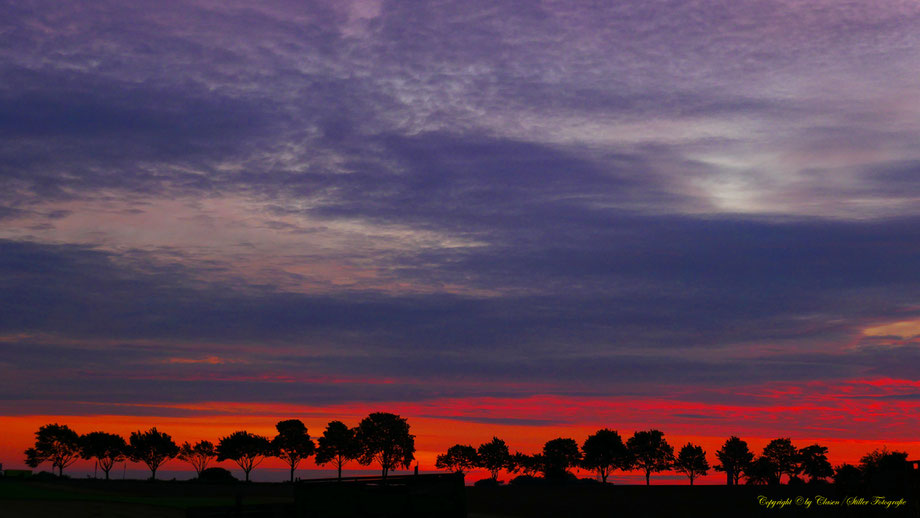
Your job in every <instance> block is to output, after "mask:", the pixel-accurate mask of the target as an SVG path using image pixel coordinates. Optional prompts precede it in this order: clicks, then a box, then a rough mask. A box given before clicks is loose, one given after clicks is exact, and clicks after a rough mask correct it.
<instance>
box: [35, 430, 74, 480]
mask: <svg viewBox="0 0 920 518" xmlns="http://www.w3.org/2000/svg"><path fill="white" fill-rule="evenodd" d="M25 454H26V464H27V465H29V466H31V467H33V468H37V467H38V465H39V464H41V463H42V462H45V461H51V466H52V468H57V469H58V475H63V474H64V468H66V467H67V466H70V465H71V464H73V463H74V462H76V460H77V458H79V456H80V435H79V434H77V432H75V431H73V430H71V429H70V427H68V426H67V425H66V424H57V423H54V424H47V425H45V426H42V427H40V428H39V429H38V431H37V432H35V446H34V447H33V448H29V449H27V450H26V451H25Z"/></svg>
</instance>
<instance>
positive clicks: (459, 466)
mask: <svg viewBox="0 0 920 518" xmlns="http://www.w3.org/2000/svg"><path fill="white" fill-rule="evenodd" d="M478 464H479V455H478V454H477V452H476V448H473V447H472V446H468V445H467V446H465V445H462V444H455V445H453V446H451V447H450V448H447V453H444V454H442V455H438V457H437V459H436V460H435V465H434V466H435V467H436V468H438V469H446V470H450V471H453V472H455V473H460V474H464V473H466V472H468V471H469V470H471V469H473V468H475V467H476V466H477V465H478Z"/></svg>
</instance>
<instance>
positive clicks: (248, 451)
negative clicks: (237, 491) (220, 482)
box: [217, 430, 272, 482]
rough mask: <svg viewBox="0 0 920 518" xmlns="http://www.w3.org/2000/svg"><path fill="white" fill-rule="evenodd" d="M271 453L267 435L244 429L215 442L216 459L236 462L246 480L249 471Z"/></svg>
mask: <svg viewBox="0 0 920 518" xmlns="http://www.w3.org/2000/svg"><path fill="white" fill-rule="evenodd" d="M271 454H272V447H271V442H270V441H269V440H268V437H265V436H262V435H256V434H254V433H249V432H247V431H245V430H240V431H236V432H233V433H232V434H230V435H228V436H227V437H223V438H221V439H220V441H219V442H218V443H217V461H218V462H221V461H224V460H227V459H230V460H232V461H233V462H236V464H237V465H238V466H239V467H240V469H242V470H243V473H244V474H245V475H246V482H249V473H250V472H252V470H253V469H255V467H256V466H258V465H259V464H260V463H261V462H262V460H264V459H265V457H266V456H269V455H271Z"/></svg>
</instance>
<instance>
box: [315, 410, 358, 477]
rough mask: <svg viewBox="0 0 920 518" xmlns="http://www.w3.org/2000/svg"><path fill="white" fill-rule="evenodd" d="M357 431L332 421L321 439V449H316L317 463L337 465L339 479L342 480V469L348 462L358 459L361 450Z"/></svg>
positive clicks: (339, 422)
mask: <svg viewBox="0 0 920 518" xmlns="http://www.w3.org/2000/svg"><path fill="white" fill-rule="evenodd" d="M356 434H357V429H355V428H349V427H348V426H346V425H345V423H343V422H341V421H330V422H329V424H328V425H326V429H325V430H324V431H323V436H322V437H320V438H319V447H318V448H317V449H316V459H315V460H316V463H317V464H328V463H330V462H332V463H334V464H335V465H336V468H337V470H338V474H339V478H340V479H341V478H342V467H343V466H344V465H345V463H346V462H348V461H350V460H354V459H357V458H358V456H359V455H360V454H361V448H360V445H359V444H358V441H357V439H356V438H355V435H356Z"/></svg>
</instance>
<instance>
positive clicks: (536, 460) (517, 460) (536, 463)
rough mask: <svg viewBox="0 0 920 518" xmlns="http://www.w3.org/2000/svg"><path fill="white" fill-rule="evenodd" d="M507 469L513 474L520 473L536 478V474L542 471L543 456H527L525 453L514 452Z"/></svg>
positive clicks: (538, 454) (539, 454)
mask: <svg viewBox="0 0 920 518" xmlns="http://www.w3.org/2000/svg"><path fill="white" fill-rule="evenodd" d="M509 469H510V470H511V471H512V472H514V473H517V472H518V471H520V472H521V473H523V474H524V475H527V476H531V477H533V476H536V475H537V473H540V472H541V471H543V454H542V453H536V454H533V455H527V454H526V453H521V452H519V451H516V452H514V454H513V455H512V456H511V462H510V463H509Z"/></svg>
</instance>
